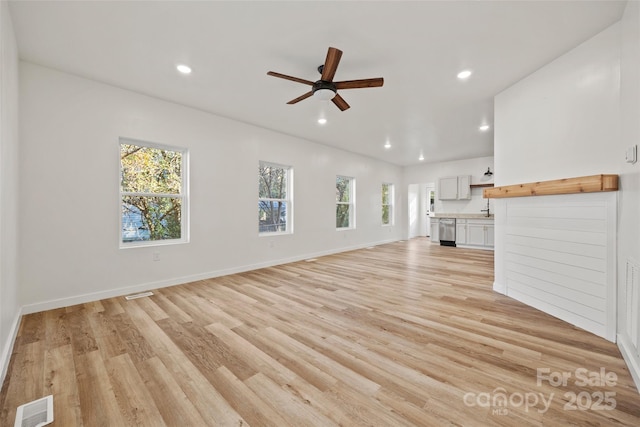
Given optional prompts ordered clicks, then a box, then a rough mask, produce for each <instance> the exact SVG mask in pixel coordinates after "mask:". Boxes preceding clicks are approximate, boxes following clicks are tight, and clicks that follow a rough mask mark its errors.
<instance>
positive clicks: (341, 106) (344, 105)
mask: <svg viewBox="0 0 640 427" xmlns="http://www.w3.org/2000/svg"><path fill="white" fill-rule="evenodd" d="M332 101H333V103H334V104H336V107H338V108H339V109H340V111H344V110H347V109H348V108H349V107H350V105H349V104H347V101H345V100H344V99H343V98H342V97H341V96H340V95H338V94H337V93H336V96H334V97H333V99H332Z"/></svg>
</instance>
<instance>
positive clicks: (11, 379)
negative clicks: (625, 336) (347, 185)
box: [0, 238, 640, 427]
mask: <svg viewBox="0 0 640 427" xmlns="http://www.w3.org/2000/svg"><path fill="white" fill-rule="evenodd" d="M492 283H493V253H492V252H490V251H482V250H469V249H461V248H448V247H440V246H437V245H435V244H432V243H431V242H430V241H429V240H428V239H425V238H417V239H412V240H410V241H406V242H396V243H391V244H387V245H381V246H376V247H374V248H372V249H363V250H358V251H353V252H347V253H343V254H338V255H332V256H326V257H322V258H318V259H317V260H315V261H313V262H306V261H301V262H296V263H292V264H287V265H282V266H278V267H272V268H265V269H261V270H257V271H252V272H247V273H242V274H235V275H231V276H225V277H220V278H215V279H210V280H203V281H200V282H195V283H189V284H185V285H181V286H174V287H170V288H164V289H159V290H155V291H154V293H155V295H154V296H151V297H147V298H141V299H136V300H131V301H126V300H125V299H124V298H122V297H119V298H111V299H106V300H102V301H96V302H92V303H87V304H82V305H77V306H72V307H67V308H61V309H57V310H51V311H46V312H42V313H36V314H31V315H27V316H24V318H23V320H22V323H21V326H20V330H19V333H18V338H17V341H16V344H15V348H14V353H13V355H12V361H11V364H10V367H9V374H8V376H7V379H6V381H5V383H4V385H3V388H2V393H1V394H0V404H1V412H0V425H2V426H12V425H13V422H14V417H15V409H16V407H17V406H18V405H20V404H23V403H26V402H28V401H31V400H34V399H37V398H40V397H43V396H45V395H48V394H53V395H54V414H55V422H54V423H53V426H58V427H61V426H64V427H68V426H87V427H89V426H91V427H93V426H117V427H120V426H129V425H136V426H138V425H140V426H153V427H158V426H163V425H166V426H182V427H184V426H243V427H244V426H249V425H251V426H277V427H285V426H295V427H301V426H392V427H398V426H541V425H545V426H569V425H576V426H609V425H615V426H639V425H640V395H639V394H638V392H637V390H636V389H635V386H634V385H633V382H632V379H631V377H630V374H629V372H628V370H627V368H626V366H625V364H624V362H623V360H622V357H621V356H620V353H619V351H618V349H617V347H616V345H615V344H612V343H610V342H607V341H605V340H603V339H601V338H598V337H596V336H594V335H592V334H590V333H588V332H585V331H583V330H580V329H578V328H575V327H572V326H570V325H568V324H566V323H564V322H562V321H560V320H558V319H555V318H553V317H551V316H548V315H546V314H544V313H541V312H539V311H537V310H535V309H533V308H530V307H527V306H524V305H523V304H520V303H518V302H516V301H514V300H511V299H509V298H507V297H504V296H502V295H499V294H496V293H494V292H493V291H492ZM538 369H543V370H544V369H546V370H547V371H545V372H548V373H549V376H550V377H551V378H552V380H553V379H557V378H559V377H560V376H561V375H562V373H568V374H569V375H570V377H568V378H567V381H566V385H557V384H556V385H555V386H554V384H553V383H551V382H550V381H548V380H541V381H537V380H538V378H537V372H538V371H537V370H538ZM602 369H603V370H604V372H605V375H606V373H611V374H609V375H610V376H609V377H608V378H609V384H601V383H597V382H596V376H598V375H599V373H600V372H601V370H602ZM613 374H615V375H616V379H615V381H614V380H611V375H613ZM565 375H566V374H565ZM584 376H586V377H589V378H591V379H592V381H591V384H587V385H584V384H582V381H581V377H584ZM598 378H599V377H598ZM501 397H502V399H501ZM504 399H506V400H504ZM543 399H544V400H543ZM546 402H550V404H549V405H548V406H547V403H546ZM613 406H615V408H613Z"/></svg>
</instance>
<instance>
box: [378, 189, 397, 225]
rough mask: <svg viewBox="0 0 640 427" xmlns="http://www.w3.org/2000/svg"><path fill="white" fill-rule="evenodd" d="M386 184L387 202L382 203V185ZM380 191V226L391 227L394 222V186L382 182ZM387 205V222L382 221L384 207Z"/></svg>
mask: <svg viewBox="0 0 640 427" xmlns="http://www.w3.org/2000/svg"><path fill="white" fill-rule="evenodd" d="M385 185H386V186H387V203H384V186H385ZM381 192H382V200H381V202H382V218H381V221H382V226H383V227H391V226H392V225H394V223H395V215H394V214H395V209H394V208H395V206H394V200H395V186H394V185H393V184H392V183H390V182H383V183H382V186H381ZM385 206H387V207H388V209H389V215H388V220H389V222H387V223H385V222H384V207H385Z"/></svg>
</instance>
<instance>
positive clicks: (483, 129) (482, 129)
mask: <svg viewBox="0 0 640 427" xmlns="http://www.w3.org/2000/svg"><path fill="white" fill-rule="evenodd" d="M478 129H480V130H481V131H482V132H486V131H488V130H489V125H481V126H480V127H479V128H478Z"/></svg>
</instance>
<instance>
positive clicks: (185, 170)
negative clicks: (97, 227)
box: [117, 137, 190, 249]
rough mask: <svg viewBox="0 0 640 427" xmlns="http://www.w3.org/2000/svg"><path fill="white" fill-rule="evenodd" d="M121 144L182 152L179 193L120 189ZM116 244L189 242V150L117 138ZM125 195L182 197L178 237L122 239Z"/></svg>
mask: <svg viewBox="0 0 640 427" xmlns="http://www.w3.org/2000/svg"><path fill="white" fill-rule="evenodd" d="M123 144H130V145H138V146H141V147H149V148H157V149H159V150H169V151H177V152H180V153H182V165H181V171H182V187H181V188H180V194H179V195H176V194H163V193H133V192H128V191H122V185H121V183H120V177H121V173H122V169H121V168H122V165H121V163H120V156H121V150H122V148H121V146H122V145H123ZM117 148H118V152H117V153H118V154H117V155H118V157H117V158H118V163H117V164H118V175H117V176H118V204H117V206H118V218H119V219H118V229H119V232H118V246H119V248H120V249H130V248H141V247H153V246H167V245H178V244H183V243H189V236H190V235H189V225H190V221H189V200H190V199H189V150H188V149H187V148H185V147H177V146H173V145H165V144H158V143H155V142H149V141H143V140H139V139H133V138H125V137H120V138H119V139H118V145H117ZM127 195H141V196H155V197H176V198H180V199H182V203H181V207H182V213H181V216H180V238H179V239H167V240H146V241H139V242H128V243H124V242H123V241H122V226H123V224H122V197H123V196H127Z"/></svg>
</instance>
